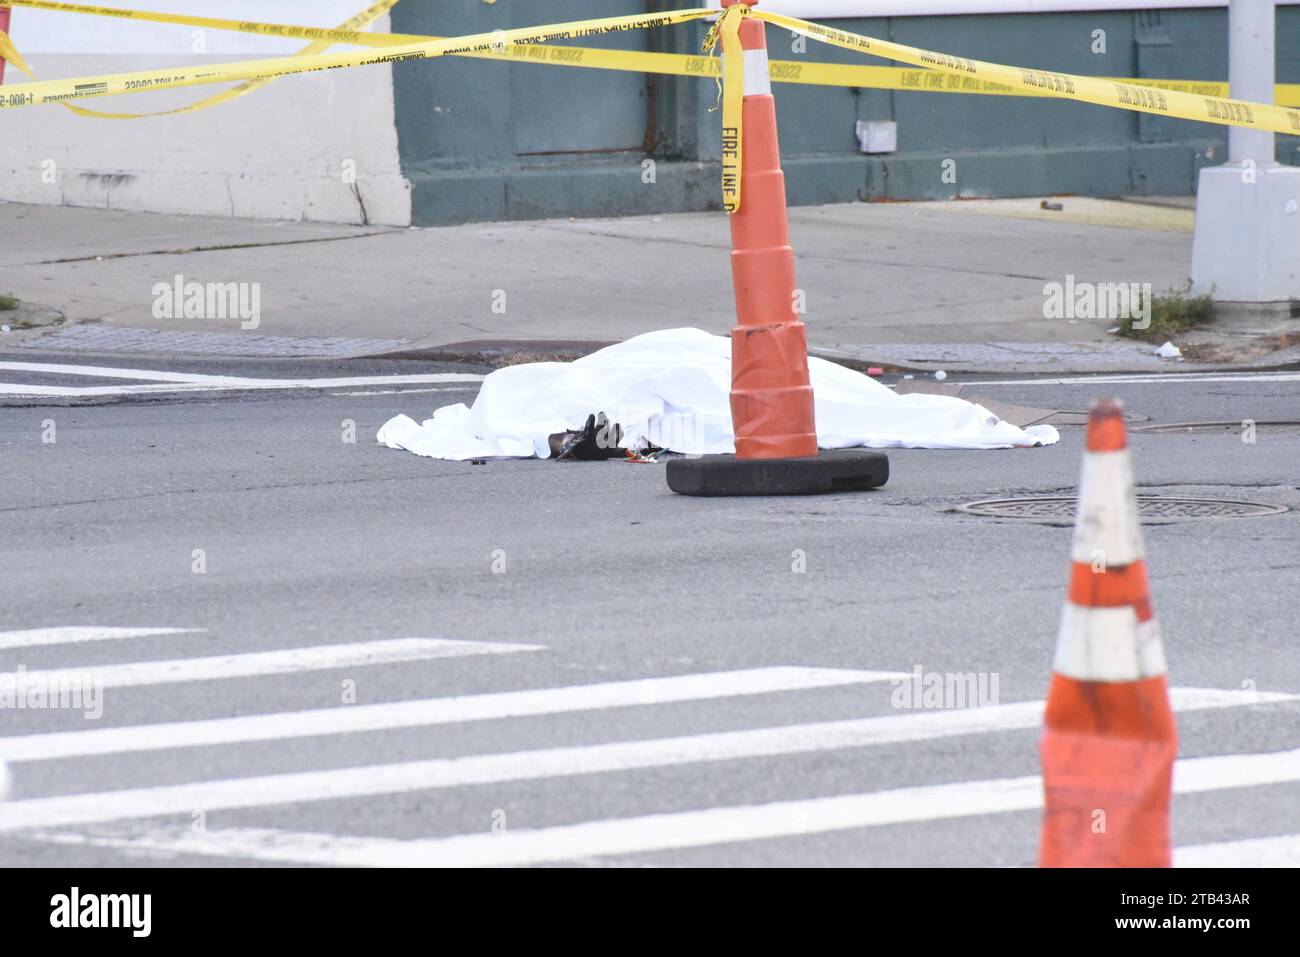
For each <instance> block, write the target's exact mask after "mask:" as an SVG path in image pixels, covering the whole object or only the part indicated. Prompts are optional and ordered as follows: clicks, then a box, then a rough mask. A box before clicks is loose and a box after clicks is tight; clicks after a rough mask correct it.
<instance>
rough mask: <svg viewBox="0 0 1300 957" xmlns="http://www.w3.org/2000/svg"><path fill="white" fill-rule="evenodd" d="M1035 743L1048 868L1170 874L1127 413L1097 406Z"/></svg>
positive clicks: (1158, 713) (1165, 718)
mask: <svg viewBox="0 0 1300 957" xmlns="http://www.w3.org/2000/svg"><path fill="white" fill-rule="evenodd" d="M1052 672H1053V674H1052V683H1051V688H1050V689H1049V691H1048V694H1047V714H1046V717H1045V720H1044V731H1043V739H1042V760H1043V791H1044V804H1043V833H1042V843H1041V845H1040V848H1039V864H1040V865H1041V866H1043V867H1168V866H1170V856H1171V852H1170V844H1169V799H1170V788H1171V785H1172V779H1173V762H1174V755H1175V752H1176V751H1177V735H1176V732H1175V729H1174V715H1173V711H1172V709H1171V708H1170V707H1169V695H1168V691H1167V689H1166V686H1165V659H1164V653H1163V651H1162V649H1161V645H1160V630H1159V627H1158V626H1157V624H1156V619H1155V613H1154V611H1153V610H1152V607H1151V597H1150V593H1149V589H1148V585H1147V571H1146V562H1145V560H1144V552H1143V548H1142V530H1141V526H1140V525H1139V519H1138V510H1137V498H1136V496H1135V493H1134V490H1133V470H1132V466H1131V464H1130V462H1129V454H1128V437H1127V434H1126V429H1125V426H1124V409H1123V406H1122V405H1121V404H1120V403H1119V402H1118V401H1116V400H1113V399H1101V400H1099V401H1097V402H1096V403H1094V404H1093V407H1092V410H1091V413H1090V415H1089V419H1088V441H1087V449H1086V451H1085V452H1084V458H1083V476H1082V478H1081V479H1080V481H1079V507H1078V515H1077V517H1076V519H1075V524H1074V550H1073V570H1072V571H1071V574H1070V592H1069V596H1068V599H1067V601H1066V604H1065V608H1064V610H1063V612H1062V615H1061V627H1060V633H1059V635H1058V638H1057V646H1056V660H1055V662H1054V663H1053V666H1052Z"/></svg>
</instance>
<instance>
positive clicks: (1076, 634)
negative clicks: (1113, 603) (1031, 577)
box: [1052, 602, 1165, 681]
mask: <svg viewBox="0 0 1300 957" xmlns="http://www.w3.org/2000/svg"><path fill="white" fill-rule="evenodd" d="M1052 670H1053V671H1054V672H1056V673H1057V674H1058V675H1061V676H1062V677H1065V678H1077V679H1079V680H1081V681H1138V680H1140V679H1142V678H1154V677H1156V676H1157V675H1162V674H1164V673H1165V653H1164V649H1163V647H1162V646H1161V643H1160V625H1159V624H1158V622H1157V621H1156V619H1155V618H1152V619H1151V620H1150V621H1138V618H1137V612H1135V611H1134V610H1133V608H1132V606H1125V607H1123V608H1083V607H1081V606H1079V605H1075V604H1073V603H1071V602H1066V603H1065V607H1064V608H1062V609H1061V630H1060V634H1059V636H1058V638H1057V640H1056V660H1055V661H1053V662H1052Z"/></svg>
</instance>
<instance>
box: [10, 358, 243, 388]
mask: <svg viewBox="0 0 1300 957" xmlns="http://www.w3.org/2000/svg"><path fill="white" fill-rule="evenodd" d="M0 372H40V373H43V374H47V375H76V376H93V377H95V378H97V379H137V380H141V381H145V382H187V383H191V384H196V383H212V382H216V383H222V384H225V383H234V382H245V381H247V380H246V379H243V378H240V377H235V376H221V375H203V374H202V373H198V372H164V371H162V370H160V369H119V368H115V367H111V366H82V365H73V364H70V363H65V362H0Z"/></svg>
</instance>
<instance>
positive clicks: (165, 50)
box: [0, 0, 436, 225]
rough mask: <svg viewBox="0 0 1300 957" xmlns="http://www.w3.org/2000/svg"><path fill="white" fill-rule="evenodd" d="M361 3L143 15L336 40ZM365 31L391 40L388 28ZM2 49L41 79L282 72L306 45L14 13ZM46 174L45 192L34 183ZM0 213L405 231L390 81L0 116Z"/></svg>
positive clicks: (205, 2)
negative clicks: (224, 65) (238, 68)
mask: <svg viewBox="0 0 1300 957" xmlns="http://www.w3.org/2000/svg"><path fill="white" fill-rule="evenodd" d="M369 3H370V0H220V2H217V0H169V2H168V3H166V4H149V5H148V6H149V7H150V8H152V9H164V8H165V9H166V10H167V11H168V12H170V13H191V14H197V15H202V16H214V17H224V18H227V19H250V20H261V21H270V22H275V23H294V24H301V25H305V26H323V27H335V26H338V25H339V24H341V23H342V22H343V21H345V20H347V19H348V18H349V17H351V16H353V15H355V14H356V13H357V12H358V10H360V9H364V8H365V7H366V6H369ZM125 5H127V6H129V4H125ZM371 29H373V30H378V31H387V30H389V29H390V24H389V21H388V18H387V17H383V18H381V19H379V20H377V21H376V22H375V24H374V25H373V26H372V27H371ZM11 35H12V38H13V41H14V44H15V45H16V46H17V47H18V49H19V50H20V51H21V52H22V53H23V55H24V56H25V57H26V59H27V61H28V63H29V64H30V65H31V67H32V69H33V70H35V71H36V74H37V76H38V77H40V78H41V79H56V78H60V77H73V76H84V75H92V74H98V73H114V72H127V71H132V70H143V69H150V68H153V67H159V66H167V65H171V64H179V63H201V62H214V63H215V62H222V61H227V60H239V59H249V58H252V57H256V56H277V55H281V54H286V53H292V52H296V51H297V50H299V49H301V48H302V47H303V46H305V45H306V41H284V40H276V39H269V38H262V37H255V36H251V35H247V34H237V33H226V32H221V31H215V30H208V31H202V33H201V34H199V33H196V31H195V30H194V29H193V28H191V27H183V26H169V25H162V24H147V23H136V22H131V21H121V20H114V19H111V18H105V17H89V16H81V15H78V14H68V13H52V12H46V11H37V10H27V9H22V8H18V9H15V10H14V11H13V22H12V28H11ZM196 42H201V43H202V44H204V45H205V47H201V49H202V48H205V49H206V52H205V53H204V54H202V55H198V54H195V53H194V52H192V51H193V50H194V49H195V45H196ZM337 49H339V50H344V49H347V48H346V47H339V48H337ZM428 66H430V67H433V68H436V64H428ZM25 79H26V77H24V76H23V75H22V74H21V73H19V72H18V71H17V70H16V69H15V68H14V67H13V66H12V65H10V66H9V67H8V68H7V70H6V73H5V83H6V84H11V83H20V82H23V81H24V80H25ZM227 86H228V85H214V86H203V87H191V88H188V89H183V90H171V91H163V92H155V93H145V94H139V95H135V94H133V95H129V96H115V97H104V98H99V99H91V100H81V101H79V105H81V106H84V107H87V108H90V109H96V110H101V111H105V112H131V113H144V112H152V111H156V110H160V109H169V108H172V107H175V106H181V105H184V104H188V103H192V102H194V101H196V100H198V99H201V98H203V97H205V96H208V95H210V94H212V93H214V92H216V91H219V90H222V89H226V88H227ZM51 161H52V164H53V165H52V166H51ZM349 162H350V163H351V164H353V166H354V168H355V171H356V183H355V191H354V185H353V184H349V183H346V182H345V181H344V176H343V171H344V169H345V163H349ZM51 170H53V173H54V178H55V182H53V183H50V182H46V181H45V180H47V179H49V178H50V176H49V172H50V171H51ZM43 173H44V174H45V175H44V176H43V175H42V174H43ZM358 193H359V197H360V198H358ZM0 200H10V201H15V202H25V203H47V204H66V205H71V206H103V207H108V208H113V209H128V210H147V211H152V212H166V213H194V214H208V215H230V216H241V217H254V218H273V219H292V220H298V219H307V220H317V221H325V222H361V221H362V215H363V214H362V205H363V204H364V207H365V218H366V220H367V221H368V222H370V223H373V224H386V225H407V224H409V223H410V218H411V213H410V186H409V184H408V183H407V182H406V180H405V178H404V177H403V176H402V173H401V167H400V164H399V161H398V154H397V133H396V129H395V126H394V120H393V82H392V71H391V68H390V67H388V66H387V65H381V66H370V67H364V68H361V69H353V70H338V71H330V72H327V73H323V74H308V75H305V76H294V77H284V78H282V79H279V80H277V81H275V82H274V83H271V84H270V85H268V86H266V87H264V88H263V89H260V90H257V91H254V92H252V93H249V94H247V95H246V96H244V97H241V98H239V99H237V100H235V101H233V102H230V103H225V104H222V105H219V106H215V107H212V108H210V109H207V110H202V111H200V112H197V113H191V114H185V115H181V116H168V117H158V118H152V119H143V120H100V119H89V118H85V117H79V116H76V115H74V114H72V113H70V112H68V111H67V110H65V109H63V108H62V107H59V106H54V105H50V106H40V107H31V108H24V109H17V110H8V111H6V112H5V113H4V114H3V116H0ZM0 215H2V214H0Z"/></svg>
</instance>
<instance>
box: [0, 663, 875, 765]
mask: <svg viewBox="0 0 1300 957" xmlns="http://www.w3.org/2000/svg"><path fill="white" fill-rule="evenodd" d="M896 677H900V676H899V675H897V674H895V673H892V672H884V671H841V670H836V669H831V668H757V669H754V670H752V671H724V672H714V673H711V674H696V675H684V676H682V677H677V678H647V679H643V680H639V681H616V682H609V683H607V684H598V685H579V686H576V687H566V688H541V689H536V690H532V691H506V692H500V693H497V694H483V695H473V696H465V697H459V698H435V699H432V700H422V701H398V702H393V703H390V704H376V705H349V706H340V707H338V708H335V709H332V710H315V711H298V712H293V713H283V712H281V713H273V714H258V715H248V716H246V717H241V718H225V719H219V720H212V721H181V722H175V723H172V724H153V725H133V726H128V727H124V728H105V729H103V730H96V731H73V732H62V733H53V734H29V735H22V736H19V737H11V738H0V758H3V759H4V760H6V761H9V762H21V761H50V760H54V759H57V758H69V757H84V756H87V755H92V754H122V753H126V752H131V751H161V750H165V749H168V748H185V747H198V746H202V745H215V744H233V743H236V742H243V741H276V740H281V739H288V738H303V737H313V736H317V735H326V734H351V733H356V732H361V731H386V730H391V729H394V728H413V727H421V726H427V725H435V724H452V723H456V724H460V723H464V722H470V721H490V720H495V719H500V718H512V717H523V716H526V715H544V714H563V713H565V712H570V711H594V710H599V709H603V708H622V707H629V706H632V705H645V704H666V703H668V702H674V701H701V700H705V699H709V698H728V697H734V696H738V695H754V694H763V693H765V692H772V691H794V690H801V689H810V688H827V687H833V686H836V685H848V684H860V683H867V682H878V681H888V680H890V679H892V678H896Z"/></svg>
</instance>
